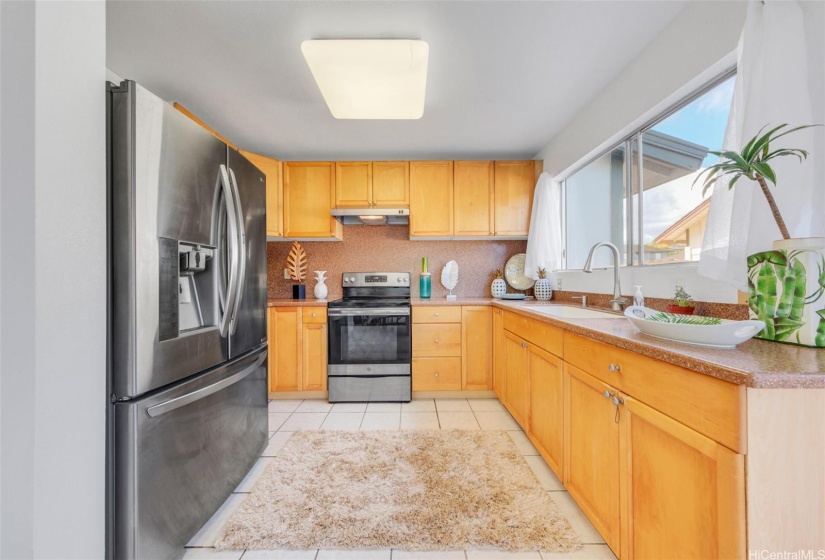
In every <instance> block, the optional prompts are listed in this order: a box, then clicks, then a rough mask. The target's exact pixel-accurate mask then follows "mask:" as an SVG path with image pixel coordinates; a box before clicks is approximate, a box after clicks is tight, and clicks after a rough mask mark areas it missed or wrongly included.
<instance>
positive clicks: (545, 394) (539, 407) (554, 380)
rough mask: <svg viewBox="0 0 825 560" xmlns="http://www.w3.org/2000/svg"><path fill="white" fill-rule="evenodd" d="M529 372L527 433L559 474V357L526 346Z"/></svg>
mask: <svg viewBox="0 0 825 560" xmlns="http://www.w3.org/2000/svg"><path fill="white" fill-rule="evenodd" d="M527 360H528V369H529V371H530V433H531V435H532V436H533V439H534V440H535V443H536V444H537V445H536V448H537V449H538V450H539V453H541V456H542V457H544V460H545V461H547V464H548V465H549V466H550V468H551V469H553V472H555V473H556V476H558V477H559V480H562V479H563V476H562V456H563V455H562V451H563V447H562V443H563V439H564V430H563V429H562V428H563V426H564V417H563V408H562V402H563V400H564V382H563V377H562V366H561V360H560V359H558V358H557V357H556V356H554V355H553V354H550V353H549V352H545V351H544V350H542V349H541V348H538V347H536V346H533V345H532V344H530V345H528V346H527Z"/></svg>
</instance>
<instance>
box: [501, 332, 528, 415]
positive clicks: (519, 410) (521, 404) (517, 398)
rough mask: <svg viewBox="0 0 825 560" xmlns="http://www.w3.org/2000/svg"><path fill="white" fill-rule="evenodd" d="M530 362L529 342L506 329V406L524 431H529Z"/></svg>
mask: <svg viewBox="0 0 825 560" xmlns="http://www.w3.org/2000/svg"><path fill="white" fill-rule="evenodd" d="M528 363H529V362H528V352H527V343H526V342H525V341H524V340H522V339H521V338H519V337H517V336H516V335H514V334H513V333H511V332H508V331H504V368H505V381H504V406H506V407H507V409H508V410H509V411H510V414H512V416H513V418H514V419H515V421H516V422H518V423H519V425H521V427H522V428H524V431H529V425H528V422H527V419H528V417H529V414H530V394H529V390H530V385H529V378H528V373H527V368H528Z"/></svg>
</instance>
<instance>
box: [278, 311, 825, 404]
mask: <svg viewBox="0 0 825 560" xmlns="http://www.w3.org/2000/svg"><path fill="white" fill-rule="evenodd" d="M267 303H268V305H269V307H298V306H302V307H307V306H310V307H326V305H327V300H318V299H312V298H307V299H305V300H295V299H270V300H268V302H267ZM412 305H414V306H445V305H493V306H495V307H501V308H503V309H507V310H510V311H514V312H516V313H521V314H523V315H527V316H528V317H531V318H533V319H536V320H538V321H542V322H544V323H548V324H550V325H554V326H557V327H560V328H563V329H565V330H568V331H570V332H574V333H577V334H580V335H582V336H586V337H588V338H592V339H594V340H598V341H601V342H605V343H607V344H612V345H614V346H616V347H618V348H623V349H625V350H630V351H631V352H636V353H638V354H642V355H644V356H649V357H651V358H655V359H657V360H662V361H663V362H668V363H671V364H674V365H677V366H681V367H684V368H687V369H690V370H693V371H697V372H699V373H703V374H705V375H710V376H712V377H716V378H719V379H722V380H725V381H729V382H731V383H735V384H737V385H745V386H747V387H753V388H764V389H784V388H788V389H794V388H795V389H803V388H808V389H814V388H825V349H822V350H819V349H815V348H806V347H803V346H794V345H791V344H779V343H775V342H767V341H764V340H754V339H751V340H749V341H747V342H743V343H742V344H739V345H738V346H737V347H736V348H709V347H705V346H695V345H692V344H682V343H679V342H670V341H667V340H662V339H659V338H655V337H652V336H648V335H645V334H642V333H641V332H639V330H638V329H637V328H636V327H634V326H633V325H632V324H631V323H630V322H629V321H627V320H626V319H625V318H624V316H622V315H619V314H617V315H616V318H615V319H612V318H610V319H608V318H604V319H602V318H599V319H568V318H565V319H557V318H555V317H548V316H547V315H543V314H540V313H537V312H534V311H531V309H530V308H531V307H540V306H545V305H559V303H554V302H543V301H535V300H526V301H505V300H499V299H493V298H490V297H475V298H474V297H459V298H458V299H456V300H453V301H448V300H447V299H446V298H443V297H439V298H432V299H421V298H413V299H412ZM591 309H595V310H599V311H609V310H606V309H599V308H595V307H591Z"/></svg>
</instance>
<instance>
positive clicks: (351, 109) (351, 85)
mask: <svg viewBox="0 0 825 560" xmlns="http://www.w3.org/2000/svg"><path fill="white" fill-rule="evenodd" d="M301 51H302V52H303V53H304V58H306V61H307V64H309V69H310V70H311V71H312V76H313V77H314V78H315V81H316V82H317V84H318V87H319V88H320V89H321V94H322V95H323V96H324V100H325V101H326V102H327V106H328V107H329V110H330V112H331V113H332V116H333V117H335V118H336V119H420V118H421V117H422V116H423V115H424V93H425V90H426V88H427V59H428V58H429V53H430V47H429V45H427V43H426V41H416V40H409V39H365V40H337V39H335V40H333V39H324V40H310V41H304V42H303V43H301Z"/></svg>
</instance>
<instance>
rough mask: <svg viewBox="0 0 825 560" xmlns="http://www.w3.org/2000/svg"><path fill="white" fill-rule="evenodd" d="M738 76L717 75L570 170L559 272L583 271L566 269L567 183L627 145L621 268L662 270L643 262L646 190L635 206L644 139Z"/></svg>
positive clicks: (641, 178)
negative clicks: (657, 127)
mask: <svg viewBox="0 0 825 560" xmlns="http://www.w3.org/2000/svg"><path fill="white" fill-rule="evenodd" d="M736 74H737V67H736V65H734V66H732V67H729V68H727V69H725V70H724V71H723V72H721V73H719V74H717V75H716V76H714V77H713V78H712V79H710V80H709V81H707V82H705V83H704V84H703V85H702V86H700V87H698V88H697V89H695V90H693V91H692V92H691V93H690V94H688V95H686V96H685V97H683V98H681V99H680V100H679V101H677V102H676V103H674V104H673V105H671V106H669V107H668V108H667V109H665V110H664V111H662V112H660V113H658V114H657V115H656V116H654V117H652V118H650V119H648V120H646V121H644V122H643V124H642V125H641V126H639V127H635V128H634V130H633V131H632V132H630V133H629V134H628V135H627V136H625V137H624V138H622V139H620V140H618V141H616V142H614V143H612V144H611V147H609V148H608V149H606V150H604V151H601V152H599V153H597V154H596V155H594V156H592V157H589V158H587V159H586V160H583V161H581V162H579V163H578V164H577V165H576V166H575V167H573V168H571V169H570V170H569V171H568V172H567V173H566V174H565V176H564V177H563V178H562V180H561V181H560V183H561V202H562V216H561V228H562V229H561V232H562V235H561V238H562V247H563V249H562V259H561V261H562V268H561V269H560V270H562V271H567V270H581V269H579V268H568V266H567V222H568V220H567V179H569V178H570V177H572V176H573V175H575V174H576V173H578V172H579V171H582V170H583V169H584V168H586V167H587V166H588V165H590V164H591V163H593V162H595V161H596V160H598V159H599V158H602V157H604V156H605V155H606V154H608V153H610V152H611V151H613V150H614V149H616V147H617V146H621V145H622V144H624V150H625V176H624V183H625V184H624V194H625V208H624V211H625V216H626V220H627V223H628V228H627V230H626V231H625V236H626V238H627V247H625V250H626V251H627V259H626V262H625V264H623V265H620V266H622V267H640V266H641V267H643V266H654V267H656V266H662V265H650V264H648V265H646V264H645V259H644V243H643V240H644V192H643V191H644V189H640V192H639V202H638V203H637V204H636V205H635V207H634V204H633V180H634V179H636V180H637V181H638V184H639V185H640V186H641V185H643V184H644V165H643V162H644V150H643V141H642V138H643V135H644V134H645V133H646V132H649V131H650V130H652V129H653V127H654V126H656V125H657V124H659V123H660V122H662V121H663V120H665V119H667V118H668V117H670V116H671V115H673V114H675V113H677V112H678V111H680V110H681V109H683V108H684V107H686V106H688V105H690V104H691V103H693V102H694V101H696V100H697V99H699V98H700V97H702V96H703V95H705V94H706V93H708V92H709V91H710V90H712V89H714V88H715V87H717V86H719V85H721V84H722V83H723V82H725V81H727V80H729V79H730V78H732V77H733V76H736ZM634 142H635V146H636V148H635V152H634ZM634 157H635V158H636V169H637V174H636V175H637V176H636V177H634V176H633V175H634V174H633V160H632V158H634ZM634 209H635V210H637V211H638V219H634V216H633V212H634ZM636 239H638V240H639V243H638V245H637V246H636V247H635V249H634V244H633V242H634V240H636ZM695 264H696V261H683V262H675V263H668V264H667V266H685V265H694V266H695Z"/></svg>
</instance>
